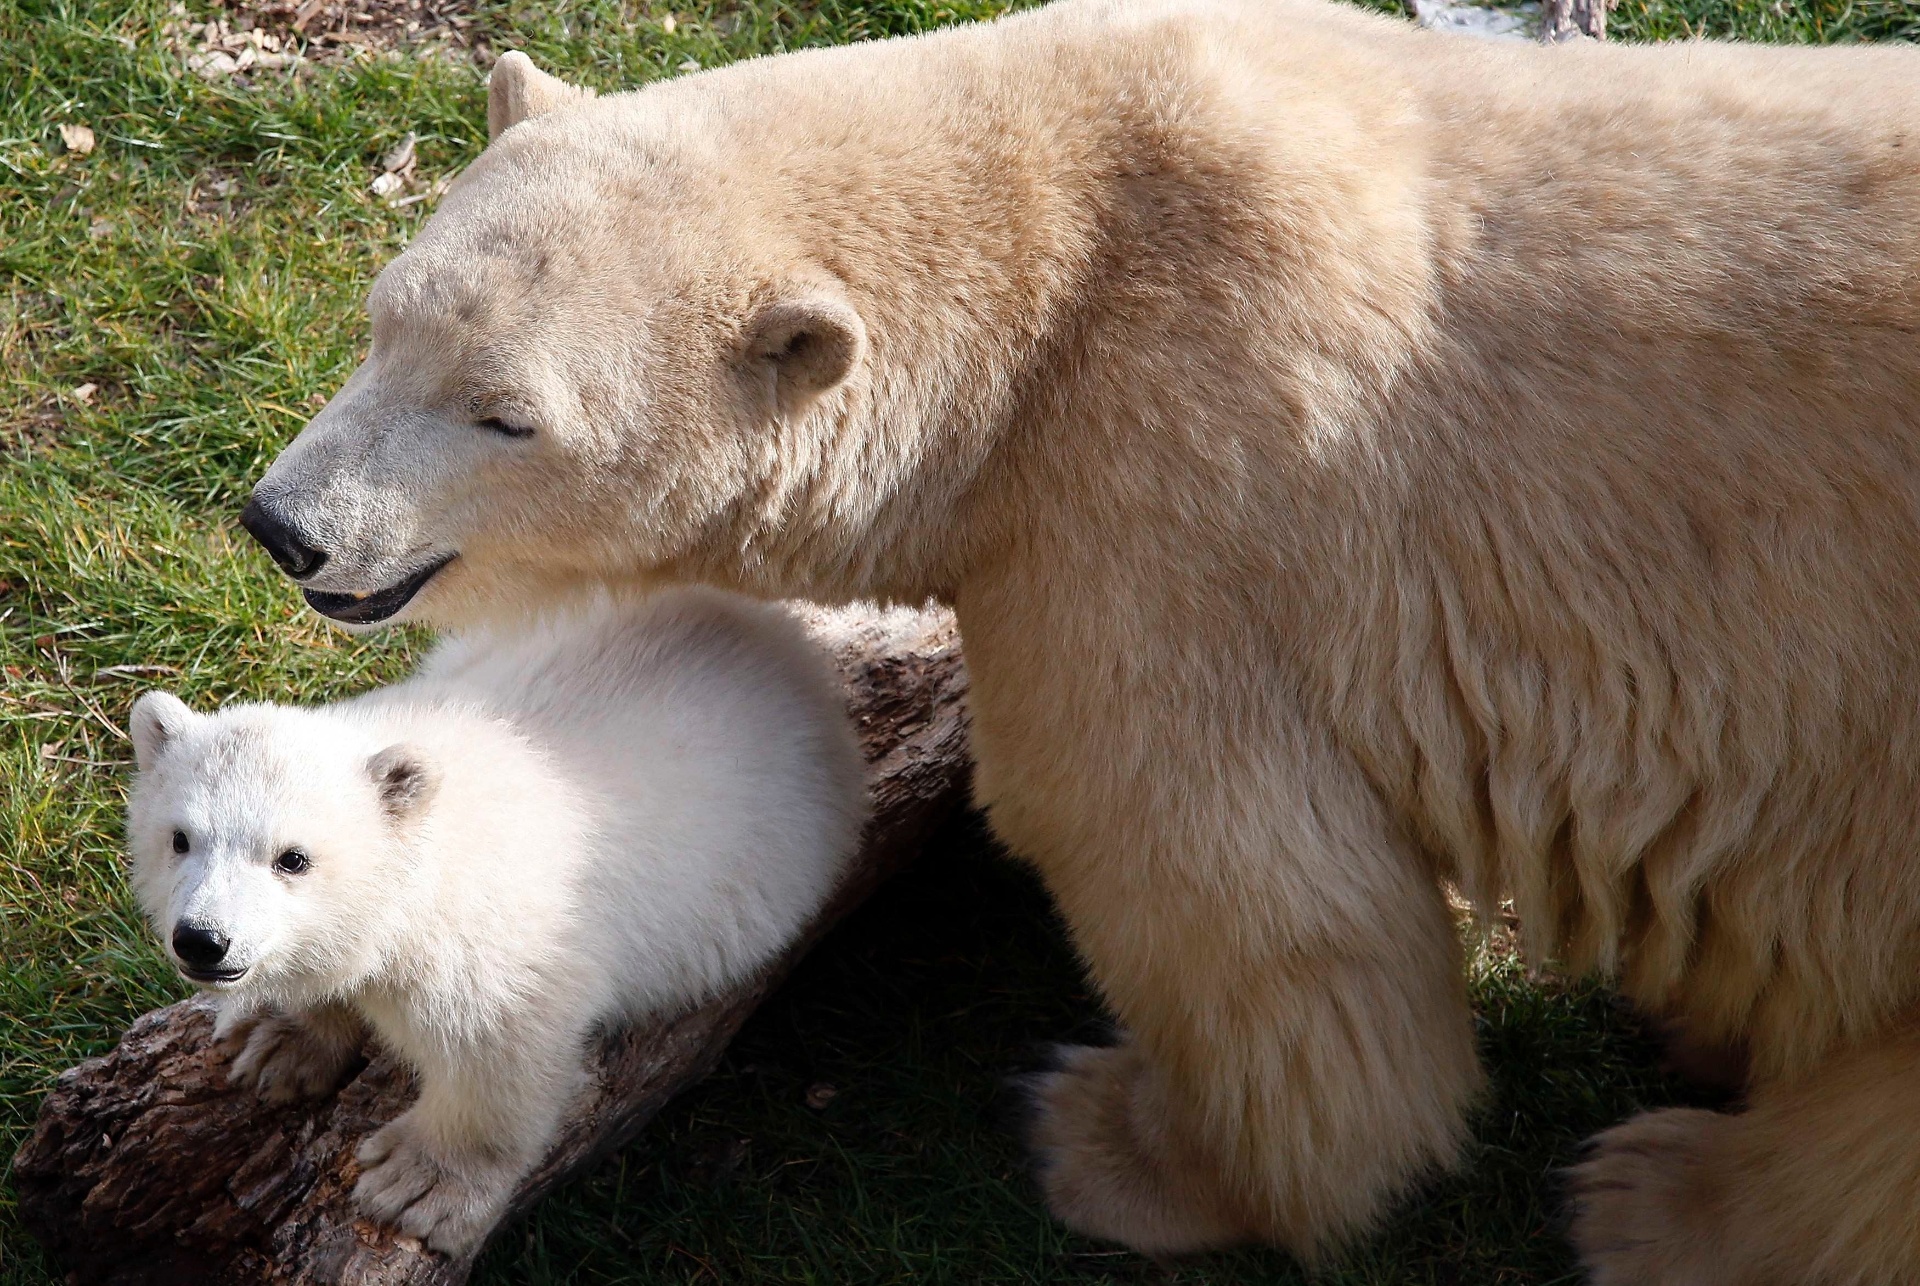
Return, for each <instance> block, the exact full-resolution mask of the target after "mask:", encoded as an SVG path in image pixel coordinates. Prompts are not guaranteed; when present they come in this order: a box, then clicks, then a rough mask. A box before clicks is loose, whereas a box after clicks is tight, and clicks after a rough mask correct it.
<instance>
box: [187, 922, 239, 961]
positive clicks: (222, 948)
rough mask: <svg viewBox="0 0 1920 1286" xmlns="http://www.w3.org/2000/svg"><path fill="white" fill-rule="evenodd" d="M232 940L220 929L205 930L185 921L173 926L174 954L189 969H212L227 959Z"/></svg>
mask: <svg viewBox="0 0 1920 1286" xmlns="http://www.w3.org/2000/svg"><path fill="white" fill-rule="evenodd" d="M229 945H230V939H229V938H228V937H227V935H226V934H224V933H221V932H220V931H219V930H218V929H205V928H202V927H201V926H199V925H197V924H188V923H187V922H186V921H185V920H182V921H180V923H178V924H176V925H174V926H173V954H174V955H176V956H178V957H180V963H181V964H183V965H185V966H187V968H189V969H211V968H213V967H214V966H215V965H217V964H219V963H220V962H221V961H222V960H224V959H226V958H227V947H228V946H229Z"/></svg>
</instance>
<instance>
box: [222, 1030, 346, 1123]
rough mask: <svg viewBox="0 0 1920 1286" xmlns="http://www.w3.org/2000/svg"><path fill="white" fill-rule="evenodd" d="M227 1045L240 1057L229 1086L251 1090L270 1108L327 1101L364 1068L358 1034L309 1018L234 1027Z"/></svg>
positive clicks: (230, 1071) (233, 1064)
mask: <svg viewBox="0 0 1920 1286" xmlns="http://www.w3.org/2000/svg"><path fill="white" fill-rule="evenodd" d="M225 1040H226V1043H227V1044H228V1046H229V1047H230V1048H231V1047H235V1046H237V1047H238V1051H239V1052H238V1053H236V1054H235V1055H234V1056H233V1061H232V1062H231V1063H229V1064H228V1065H227V1084H229V1085H252V1086H253V1087H254V1089H255V1090H256V1091H258V1093H259V1095H260V1097H261V1098H264V1099H266V1100H267V1101H268V1102H269V1103H291V1102H294V1101H296V1100H298V1099H303V1098H325V1097H326V1096H327V1095H329V1094H331V1093H333V1092H334V1091H335V1090H337V1089H339V1088H340V1087H341V1086H342V1085H344V1084H345V1083H346V1082H347V1079H348V1077H350V1076H351V1075H352V1073H353V1071H354V1068H355V1067H356V1066H358V1064H359V1062H360V1041H359V1038H358V1032H357V1030H356V1029H354V1028H353V1027H351V1026H350V1025H346V1026H343V1024H341V1023H339V1022H335V1021H329V1020H325V1019H322V1020H319V1021H315V1020H312V1019H309V1018H308V1017H306V1016H305V1015H287V1014H263V1015H257V1016H253V1017H248V1018H243V1019H240V1020H239V1021H238V1022H235V1023H233V1024H232V1025H231V1026H230V1028H229V1029H228V1031H227V1032H226V1033H225Z"/></svg>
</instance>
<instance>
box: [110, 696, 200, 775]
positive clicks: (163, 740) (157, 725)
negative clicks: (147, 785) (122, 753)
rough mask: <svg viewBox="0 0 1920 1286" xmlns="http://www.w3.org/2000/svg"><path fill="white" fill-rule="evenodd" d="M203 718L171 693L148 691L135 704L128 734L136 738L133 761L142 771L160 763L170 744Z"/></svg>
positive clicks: (129, 720) (128, 720) (129, 721)
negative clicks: (190, 725) (188, 727)
mask: <svg viewBox="0 0 1920 1286" xmlns="http://www.w3.org/2000/svg"><path fill="white" fill-rule="evenodd" d="M199 717H200V716H199V715H197V714H195V713H194V712H193V711H191V710H189V709H187V705H186V702H184V701H182V700H181V699H180V698H179V697H176V696H174V695H173V693H171V692H148V693H145V694H143V695H142V696H141V698H140V699H139V700H138V701H136V702H134V703H133V714H132V715H131V716H129V717H128V719H127V735H128V736H130V737H132V738H133V759H134V762H135V763H137V764H139V765H140V769H141V771H142V772H144V771H146V770H147V769H149V768H151V767H153V766H154V765H155V764H157V763H159V762H160V756H161V755H162V754H163V753H165V751H166V748H167V743H169V742H171V741H172V740H173V739H174V738H175V737H178V736H179V735H180V734H181V732H182V731H184V730H185V729H186V727H187V725H188V724H190V723H192V722H193V721H194V720H195V719H198V718H199Z"/></svg>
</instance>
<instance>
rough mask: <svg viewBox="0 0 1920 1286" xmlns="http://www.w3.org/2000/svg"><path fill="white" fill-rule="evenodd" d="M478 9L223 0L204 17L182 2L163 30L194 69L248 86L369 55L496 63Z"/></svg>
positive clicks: (418, 2) (421, 3)
mask: <svg viewBox="0 0 1920 1286" xmlns="http://www.w3.org/2000/svg"><path fill="white" fill-rule="evenodd" d="M472 9H473V5H472V3H471V0H217V2H216V4H215V6H214V10H213V14H212V16H210V17H208V18H204V19H202V18H196V17H195V16H193V15H190V14H189V13H188V12H187V10H186V7H185V6H184V5H179V4H176V5H175V6H174V7H173V10H172V12H171V14H170V15H169V19H168V22H167V25H166V26H165V28H164V29H163V32H162V34H163V36H164V38H165V39H166V41H167V44H168V45H169V46H170V47H171V48H172V49H173V50H174V51H175V52H177V53H178V54H179V55H180V57H181V59H182V61H183V62H184V63H185V64H186V67H187V69H188V70H189V71H192V72H194V73H195V74H196V75H200V76H203V77H205V78H207V79H208V80H231V81H234V82H236V83H238V84H241V85H243V86H244V85H246V84H248V83H250V82H251V81H252V80H253V79H254V78H257V77H260V76H263V75H273V74H275V73H279V74H282V75H292V74H297V73H298V72H299V70H300V69H301V68H302V67H303V66H306V65H308V64H314V63H339V62H346V61H349V60H351V59H354V58H359V57H365V56H369V55H371V56H376V57H442V58H452V59H458V60H463V61H471V62H476V63H480V64H486V63H489V62H491V61H492V60H493V52H492V50H491V49H489V48H488V47H487V45H486V42H485V41H484V40H483V39H481V38H480V37H479V35H478V34H477V32H476V31H475V27H476V26H477V22H476V19H475V18H474V16H473V13H472Z"/></svg>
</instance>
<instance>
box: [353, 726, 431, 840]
mask: <svg viewBox="0 0 1920 1286" xmlns="http://www.w3.org/2000/svg"><path fill="white" fill-rule="evenodd" d="M367 776H369V777H371V778H372V779H373V789H374V791H375V792H376V793H378V794H379V796H380V807H381V808H382V809H384V810H385V811H386V814H387V817H388V818H389V819H391V820H393V821H396V822H404V821H407V820H409V819H411V818H414V817H418V816H419V815H420V812H421V810H423V809H424V808H426V806H427V802H428V801H429V800H431V799H432V798H433V793H434V792H435V791H436V790H438V789H440V770H439V769H438V768H436V767H434V764H433V761H432V760H431V759H428V758H427V756H426V755H425V754H424V753H422V752H421V751H420V750H418V749H416V748H415V747H413V746H408V745H398V746H388V747H387V748H386V749H385V750H382V751H381V752H380V753H379V754H377V755H375V756H374V757H373V758H371V759H369V760H367Z"/></svg>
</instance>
